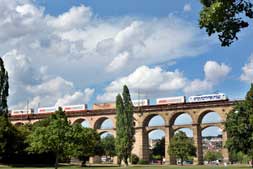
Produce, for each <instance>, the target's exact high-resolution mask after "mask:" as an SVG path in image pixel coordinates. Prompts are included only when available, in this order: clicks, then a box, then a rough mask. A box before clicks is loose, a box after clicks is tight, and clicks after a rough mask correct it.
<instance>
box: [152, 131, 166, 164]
mask: <svg viewBox="0 0 253 169" xmlns="http://www.w3.org/2000/svg"><path fill="white" fill-rule="evenodd" d="M148 152H149V157H150V161H151V162H152V163H161V162H162V160H163V159H164V157H165V153H166V152H165V132H164V131H163V130H160V129H156V130H152V131H150V132H149V133H148Z"/></svg>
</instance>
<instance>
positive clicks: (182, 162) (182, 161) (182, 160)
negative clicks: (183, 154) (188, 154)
mask: <svg viewBox="0 0 253 169" xmlns="http://www.w3.org/2000/svg"><path fill="white" fill-rule="evenodd" d="M183 165H184V159H183V158H181V166H183Z"/></svg>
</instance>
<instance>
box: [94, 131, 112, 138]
mask: <svg viewBox="0 0 253 169" xmlns="http://www.w3.org/2000/svg"><path fill="white" fill-rule="evenodd" d="M98 134H99V136H100V137H101V138H102V136H103V135H104V134H107V135H112V136H113V137H114V138H115V136H114V134H113V133H112V132H110V131H102V132H100V133H98Z"/></svg>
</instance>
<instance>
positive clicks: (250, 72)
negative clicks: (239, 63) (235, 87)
mask: <svg viewBox="0 0 253 169" xmlns="http://www.w3.org/2000/svg"><path fill="white" fill-rule="evenodd" d="M242 71H243V73H242V74H241V76H240V79H241V80H242V81H246V82H249V83H252V82H253V54H251V56H250V57H249V63H247V64H245V65H244V66H243V68H242Z"/></svg>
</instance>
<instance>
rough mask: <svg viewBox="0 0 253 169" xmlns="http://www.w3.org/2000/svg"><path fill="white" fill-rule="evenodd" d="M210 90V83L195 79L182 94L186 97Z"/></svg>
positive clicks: (211, 86)
mask: <svg viewBox="0 0 253 169" xmlns="http://www.w3.org/2000/svg"><path fill="white" fill-rule="evenodd" d="M212 88H213V83H212V82H209V81H207V80H199V79H195V80H193V81H192V82H190V83H189V84H188V85H187V86H186V87H185V88H184V92H185V93H186V94H187V95H192V94H202V93H203V92H208V91H210V90H211V89H212Z"/></svg>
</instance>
